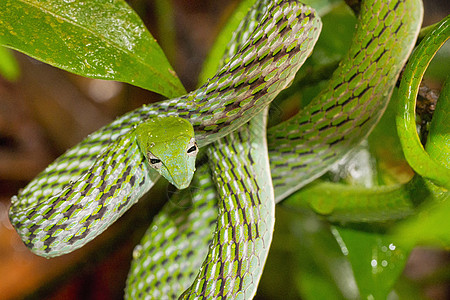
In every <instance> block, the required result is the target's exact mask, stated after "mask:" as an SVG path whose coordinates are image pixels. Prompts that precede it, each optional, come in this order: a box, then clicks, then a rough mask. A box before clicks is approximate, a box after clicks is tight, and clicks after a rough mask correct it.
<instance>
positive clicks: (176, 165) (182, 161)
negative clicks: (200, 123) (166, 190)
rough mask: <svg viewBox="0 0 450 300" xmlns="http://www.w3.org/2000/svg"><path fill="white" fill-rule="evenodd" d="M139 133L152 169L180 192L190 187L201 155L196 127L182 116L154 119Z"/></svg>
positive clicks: (140, 146)
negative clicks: (197, 159)
mask: <svg viewBox="0 0 450 300" xmlns="http://www.w3.org/2000/svg"><path fill="white" fill-rule="evenodd" d="M135 134H136V140H137V142H138V145H139V148H140V149H141V151H142V153H143V154H144V156H145V158H146V160H147V163H148V164H149V165H150V167H152V168H153V169H155V170H156V171H158V173H160V174H161V175H162V176H164V177H165V178H166V179H167V180H168V181H169V182H170V183H171V184H173V185H174V186H176V187H177V188H178V189H184V188H187V187H188V186H189V184H190V182H191V180H192V177H193V175H194V171H195V158H196V157H197V153H198V147H197V143H196V142H195V134H194V128H193V127H192V124H191V123H189V121H187V120H185V119H183V118H180V117H174V116H165V117H152V118H150V119H148V120H146V121H145V122H143V123H141V124H139V125H138V126H137V127H136V129H135Z"/></svg>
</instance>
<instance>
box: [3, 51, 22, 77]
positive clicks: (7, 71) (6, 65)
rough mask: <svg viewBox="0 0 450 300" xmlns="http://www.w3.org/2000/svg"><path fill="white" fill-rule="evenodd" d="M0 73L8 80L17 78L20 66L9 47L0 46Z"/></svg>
mask: <svg viewBox="0 0 450 300" xmlns="http://www.w3.org/2000/svg"><path fill="white" fill-rule="evenodd" d="M0 75H1V76H3V77H4V78H5V79H7V80H9V81H15V80H17V79H18V78H19V75H20V68H19V64H18V63H17V61H16V59H15V57H14V56H13V55H12V53H11V51H10V50H9V49H6V48H5V47H2V46H0Z"/></svg>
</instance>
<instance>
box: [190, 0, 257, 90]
mask: <svg viewBox="0 0 450 300" xmlns="http://www.w3.org/2000/svg"><path fill="white" fill-rule="evenodd" d="M255 2H256V1H255V0H243V1H242V2H241V3H240V4H239V6H238V7H237V8H236V10H235V11H234V13H233V15H232V16H231V17H230V19H229V20H228V22H227V23H226V25H225V26H224V28H223V29H222V30H221V32H220V34H219V35H218V36H217V38H216V41H215V42H214V45H213V47H212V48H211V50H210V51H209V54H208V57H207V58H206V60H205V62H204V63H203V68H202V72H201V73H200V76H199V81H198V82H200V83H201V84H202V83H203V82H206V80H208V78H210V77H211V76H213V75H214V74H215V72H216V71H217V69H218V67H219V63H220V61H221V59H222V55H223V53H224V51H225V48H226V46H227V44H228V42H229V41H230V39H231V37H232V35H233V31H234V30H236V29H237V27H238V26H239V23H240V22H241V20H242V19H243V18H244V17H245V15H246V14H247V12H248V10H249V9H250V7H251V6H252V5H253V4H254V3H255Z"/></svg>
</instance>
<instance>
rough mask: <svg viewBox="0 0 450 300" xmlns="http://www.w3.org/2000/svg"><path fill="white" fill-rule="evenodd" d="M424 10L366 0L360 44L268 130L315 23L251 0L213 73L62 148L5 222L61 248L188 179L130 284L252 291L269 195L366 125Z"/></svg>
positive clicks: (234, 293)
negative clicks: (164, 185) (158, 187)
mask: <svg viewBox="0 0 450 300" xmlns="http://www.w3.org/2000/svg"><path fill="white" fill-rule="evenodd" d="M421 19H422V5H421V3H420V1H417V0H407V1H400V0H399V1H381V0H373V1H372V0H369V1H364V2H363V3H362V7H361V13H360V15H359V22H358V27H357V30H356V32H355V34H354V38H353V41H352V46H351V48H350V50H349V52H348V54H347V55H346V56H345V58H344V59H343V60H342V62H341V63H340V65H339V67H338V69H337V70H336V71H335V72H334V73H333V76H332V78H331V79H330V81H329V83H328V86H327V87H326V88H325V89H324V90H323V92H322V93H320V94H319V95H318V96H317V97H316V98H315V99H313V100H312V101H311V103H310V104H309V105H308V106H307V107H305V108H304V109H303V110H302V111H301V112H300V113H299V114H297V115H296V116H294V117H293V118H291V119H290V120H288V121H286V122H283V123H280V124H278V125H276V126H275V127H272V128H269V129H268V130H267V132H266V126H265V124H266V120H265V119H266V115H267V107H268V105H269V104H270V102H271V101H272V100H273V99H274V98H275V97H276V95H277V94H278V93H279V92H280V91H281V90H282V89H284V88H286V87H288V86H289V84H290V83H291V81H292V80H293V78H294V76H295V74H296V72H297V70H298V69H299V68H300V67H301V65H302V64H303V62H304V61H305V60H306V58H307V57H308V56H309V54H310V53H311V51H312V49H313V46H314V44H315V42H316V41H317V38H318V36H319V33H320V29H321V22H320V19H319V17H318V16H317V13H316V12H315V11H314V10H313V9H312V8H309V7H307V6H305V5H302V4H300V3H299V2H297V1H294V0H272V1H268V0H261V1H257V3H256V4H255V5H254V7H253V8H252V9H251V10H250V11H249V13H248V14H247V16H246V17H245V18H244V19H243V21H242V23H241V25H240V26H239V28H238V30H237V31H236V32H235V34H234V36H233V39H232V41H231V42H230V44H229V47H228V48H227V51H226V53H225V55H224V58H223V64H222V65H223V66H222V67H221V68H220V70H219V71H218V72H217V74H216V75H215V76H214V77H212V78H211V79H210V80H208V82H207V83H205V84H204V85H203V86H202V87H200V88H199V89H198V90H195V91H193V92H191V93H189V94H188V95H186V96H183V97H180V98H176V99H171V100H166V101H163V102H159V103H156V104H154V105H151V106H144V107H142V108H139V109H137V110H135V111H132V112H130V113H128V114H126V115H124V116H122V117H120V118H118V119H117V120H116V121H114V122H113V123H111V124H110V125H107V126H105V127H104V128H102V129H100V130H99V131H97V132H95V133H93V134H91V135H90V136H89V137H87V138H86V139H85V140H84V141H83V142H81V143H80V144H79V145H77V146H75V147H74V148H72V149H70V150H68V151H67V152H66V153H65V154H64V155H62V156H61V157H60V158H58V159H57V160H56V161H55V162H54V163H52V164H51V165H50V166H48V167H47V168H46V169H45V170H44V171H43V172H42V173H41V174H39V175H38V176H37V177H36V178H35V179H34V180H33V181H32V182H30V183H29V185H28V186H27V187H25V188H24V189H23V190H22V191H21V192H20V193H19V194H18V195H17V196H16V197H13V199H12V206H11V210H10V219H11V222H12V224H13V225H14V226H15V228H16V230H17V232H18V233H19V235H20V236H21V238H22V239H23V241H24V243H25V244H26V245H27V246H28V247H29V248H30V249H31V250H32V251H33V252H34V253H36V254H38V255H41V256H44V257H53V256H58V255H62V254H65V253H68V252H71V251H73V250H75V249H78V248H79V247H81V246H83V245H84V244H86V243H87V242H89V241H90V240H92V239H93V238H95V237H96V236H97V235H99V234H100V233H101V232H103V231H104V230H105V229H106V228H107V227H108V226H109V225H111V224H112V223H113V222H114V221H115V220H117V218H119V217H120V216H121V215H122V214H123V213H124V212H125V211H126V210H127V209H128V208H129V207H131V206H132V205H133V204H134V203H136V202H137V201H138V200H139V198H141V197H142V196H143V195H144V194H145V193H146V192H147V191H148V190H149V189H150V188H151V187H152V186H153V184H154V183H155V182H156V180H158V178H159V174H162V175H163V176H164V177H166V178H167V179H168V180H169V181H170V182H171V183H173V184H174V185H175V186H177V187H180V188H185V187H187V185H188V184H189V182H190V180H191V178H192V177H193V176H194V178H193V183H194V185H195V186H197V187H199V188H198V190H197V191H196V192H194V193H192V197H189V196H187V195H188V194H186V193H183V192H181V193H179V194H177V196H175V197H179V198H180V199H179V201H180V203H187V207H188V208H187V209H183V208H182V207H181V206H174V205H173V201H172V202H169V203H168V204H167V205H166V207H165V208H164V209H163V210H162V211H161V212H160V214H159V215H158V216H157V217H156V219H155V220H154V223H153V226H151V228H150V229H149V231H148V233H147V234H146V236H145V237H144V239H143V240H142V242H141V244H140V245H139V246H137V248H136V251H135V255H134V260H133V264H132V268H131V270H130V274H129V277H128V282H127V288H126V295H127V297H128V298H131V299H137V298H145V297H147V298H161V297H167V298H174V297H179V296H180V295H181V297H182V298H208V299H209V298H220V297H230V298H242V299H248V298H252V297H253V296H254V294H255V292H256V288H257V285H258V281H259V277H260V276H261V273H262V270H263V267H264V263H265V260H266V258H267V253H268V251H269V248H270V242H271V237H272V232H273V226H274V205H275V203H276V202H279V201H281V200H282V199H284V198H285V197H287V196H288V195H290V194H291V193H293V192H294V191H296V190H298V189H299V188H301V187H302V186H304V185H305V184H307V183H309V182H311V181H312V180H314V179H315V178H317V177H319V176H320V175H322V174H323V173H324V172H326V171H327V170H328V169H329V168H330V166H331V165H333V164H334V163H335V162H337V161H339V160H340V159H342V157H344V156H345V155H348V153H349V152H350V151H351V150H352V148H353V147H354V146H355V145H357V144H359V143H360V142H361V140H362V139H363V138H365V137H366V136H367V135H368V134H369V133H370V131H371V129H372V128H373V127H374V126H375V125H376V123H377V121H378V120H379V118H380V117H381V115H382V113H383V111H384V109H385V107H386V105H387V103H388V100H389V98H390V95H391V93H392V90H393V88H394V84H395V82H396V80H397V78H398V76H399V73H400V71H401V69H402V67H403V65H404V64H405V61H406V59H407V57H408V55H409V54H410V52H411V51H412V48H413V46H414V43H415V40H416V38H417V35H418V32H419V29H420V25H421ZM169 119H170V120H169ZM182 120H187V121H188V122H183V121H182ZM171 122H174V123H180V124H179V125H173V124H169V123H171ZM187 123H189V124H187ZM161 128H164V130H160V129H161ZM157 131H158V132H157ZM180 131H183V132H185V133H186V134H182V135H181V134H179V133H180ZM152 132H153V134H152ZM162 136H164V138H162ZM155 137H157V138H156V139H155ZM194 137H195V140H194ZM196 144H198V147H200V148H202V147H205V148H206V155H207V156H208V161H209V166H210V171H208V168H207V166H206V165H202V166H198V170H197V171H196V173H195V175H193V172H194V170H195V166H194V163H193V162H194V159H195V155H196V154H197V145H196ZM167 145H170V150H168V149H167V147H168V146H167ZM206 146H207V147H206ZM169 152H170V153H169ZM209 172H211V174H210V173H209ZM174 174H177V175H174ZM215 199H217V207H216V206H215V205H216V204H215ZM208 245H209V247H208Z"/></svg>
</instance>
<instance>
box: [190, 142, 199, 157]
mask: <svg viewBox="0 0 450 300" xmlns="http://www.w3.org/2000/svg"><path fill="white" fill-rule="evenodd" d="M197 152H198V147H197V143H196V142H195V139H193V138H192V139H191V140H190V141H189V145H188V150H187V154H188V155H189V156H195V155H197Z"/></svg>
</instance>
